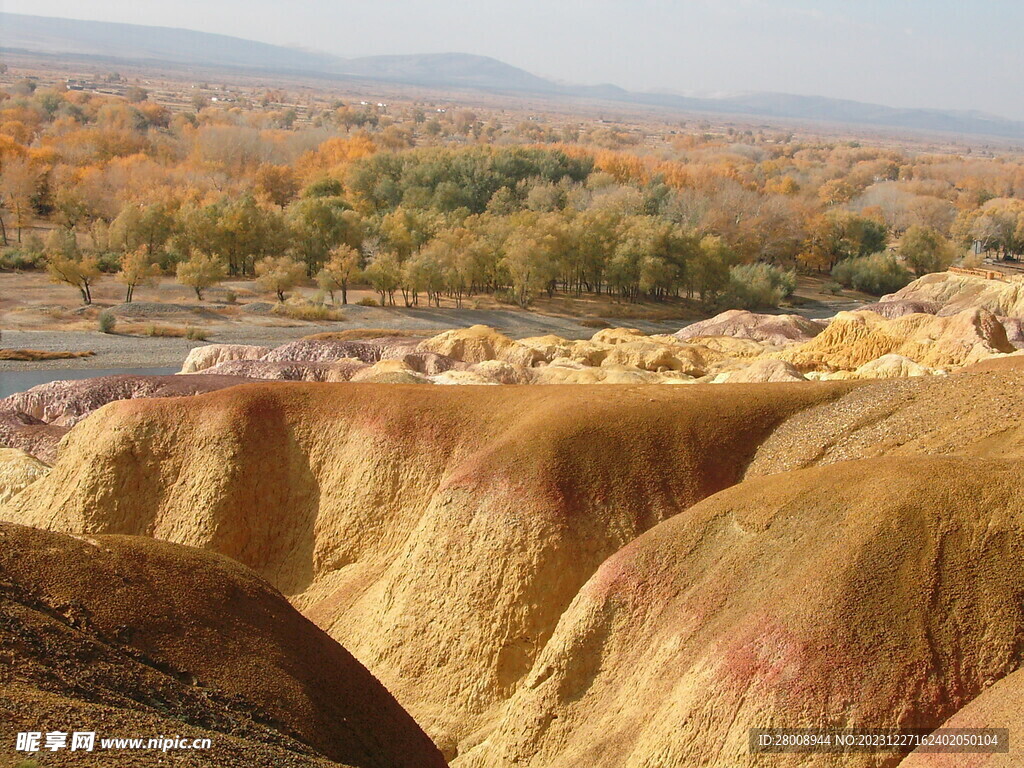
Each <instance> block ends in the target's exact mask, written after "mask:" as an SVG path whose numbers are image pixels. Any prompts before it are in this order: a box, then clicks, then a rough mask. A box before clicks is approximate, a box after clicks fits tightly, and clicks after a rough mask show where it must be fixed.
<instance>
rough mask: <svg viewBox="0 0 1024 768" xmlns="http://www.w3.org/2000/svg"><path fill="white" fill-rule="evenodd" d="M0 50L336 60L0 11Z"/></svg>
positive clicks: (286, 63)
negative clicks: (0, 48)
mask: <svg viewBox="0 0 1024 768" xmlns="http://www.w3.org/2000/svg"><path fill="white" fill-rule="evenodd" d="M0 47H3V48H4V49H8V50H26V51H31V52H34V53H53V54H77V55H84V56H103V57H107V58H114V59H126V60H132V61H157V62H168V63H174V64H192V65H207V66H227V67H244V68H247V69H266V70H306V71H322V70H325V69H327V68H330V67H332V66H335V65H336V64H337V63H338V61H339V59H337V58H335V57H332V56H328V55H326V54H315V53H309V52H306V51H301V50H295V49H291V48H285V47H282V46H279V45H270V44H268V43H257V42H254V41H252V40H243V39H241V38H238V37H229V36H228V35H212V34H209V33H207V32H194V31H192V30H189V29H172V28H170V27H146V26H141V25H138V24H111V23H108V22H103V21H78V20H75V19H56V18H49V17H45V16H23V15H21V14H15V13H0Z"/></svg>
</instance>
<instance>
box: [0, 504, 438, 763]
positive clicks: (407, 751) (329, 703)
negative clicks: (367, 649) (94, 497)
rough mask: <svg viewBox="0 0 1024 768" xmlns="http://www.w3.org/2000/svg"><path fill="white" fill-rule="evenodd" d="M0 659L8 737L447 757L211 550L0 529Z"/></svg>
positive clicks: (118, 759) (228, 752) (349, 664)
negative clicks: (35, 734) (189, 741)
mask: <svg viewBox="0 0 1024 768" xmlns="http://www.w3.org/2000/svg"><path fill="white" fill-rule="evenodd" d="M0 658H3V660H4V663H3V664H2V665H0V683H2V685H0V709H2V711H3V720H4V724H5V730H6V732H7V733H11V732H12V730H13V731H17V730H19V728H21V729H25V730H44V731H45V730H51V729H52V730H64V731H71V730H95V731H97V736H98V737H104V736H145V737H149V736H159V735H164V734H173V735H186V734H187V735H190V736H192V737H193V738H204V737H205V738H210V739H211V740H212V741H213V745H214V746H213V749H212V750H211V751H210V752H209V753H207V755H205V757H206V760H204V761H198V762H195V761H193V762H191V763H190V764H206V765H230V766H234V765H239V766H242V765H257V766H268V768H269V766H279V765H314V764H316V765H319V764H328V760H330V761H333V763H331V764H334V763H340V764H344V765H351V766H358V767H359V768H363V767H364V766H365V768H371V767H373V768H394V767H395V766H408V768H422V767H423V766H438V767H440V766H443V765H444V764H445V763H444V760H443V759H442V758H441V755H440V753H439V752H438V751H437V749H436V747H434V745H433V744H432V743H431V742H430V740H429V739H428V738H427V737H426V735H425V734H424V733H423V732H422V731H421V730H420V729H419V727H418V726H417V725H416V724H415V723H414V722H413V720H412V718H410V717H409V716H408V714H406V713H405V712H404V711H403V710H402V709H401V708H400V707H399V706H398V704H397V703H396V702H395V700H394V699H393V698H392V697H391V695H390V694H388V692H387V691H386V690H384V688H383V687H381V685H380V684H379V683H378V682H377V681H376V680H375V679H374V678H373V677H372V676H371V675H370V674H369V673H368V672H367V671H366V669H364V668H363V667H362V666H361V665H360V664H359V663H358V662H357V661H356V660H355V659H354V658H352V656H351V655H350V654H349V653H348V652H347V651H345V649H343V648H342V647H341V646H339V645H338V644H337V643H335V642H334V641H333V640H331V639H330V638H329V637H327V635H326V634H324V633H323V632H322V631H320V630H319V629H317V628H316V627H314V626H313V625H312V624H311V623H310V622H309V621H307V620H306V619H304V618H303V617H302V616H300V615H299V614H298V613H297V612H296V611H295V610H294V609H293V608H292V607H291V606H290V605H289V604H288V603H287V601H286V600H285V599H284V598H283V597H282V596H281V595H280V594H279V593H278V592H277V591H276V590H274V589H273V588H272V587H271V586H270V585H269V584H267V583H266V582H265V581H263V580H262V579H261V578H259V577H258V576H257V575H256V574H254V573H253V572H252V571H250V570H249V569H247V568H245V567H244V566H241V565H239V564H237V563H234V562H232V561H230V560H228V559H227V558H224V557H221V556H219V555H215V554H212V553H208V552H202V551H199V550H194V549H188V548H185V547H179V546H177V545H173V544H167V543H163V542H157V541H153V540H151V539H145V538H139V537H123V536H99V537H88V538H81V537H71V536H66V535H63V534H54V533H49V532H44V531H40V530H37V529H32V528H24V527H21V526H13V525H7V524H5V525H0ZM8 749H9V745H7V744H5V745H3V750H4V751H7V750H8ZM61 757H64V758H66V759H67V761H68V763H69V764H75V765H80V764H92V765H132V766H134V765H156V764H158V763H159V762H160V761H161V755H160V753H159V752H158V753H155V754H152V755H147V754H146V753H140V752H130V753H121V754H119V755H113V756H112V755H104V754H100V753H96V754H94V755H93V756H92V757H93V758H95V760H94V761H93V762H91V763H87V762H85V761H82V760H81V755H71V756H70V757H68V756H67V754H63V755H54V756H53V758H51V757H50V756H49V755H47V756H46V758H45V764H46V765H50V764H54V760H56V759H58V758H61ZM323 758H326V759H323ZM76 759H77V760H78V762H75V760H76ZM168 759H169V758H167V757H166V756H163V757H162V760H163V761H166V760H168Z"/></svg>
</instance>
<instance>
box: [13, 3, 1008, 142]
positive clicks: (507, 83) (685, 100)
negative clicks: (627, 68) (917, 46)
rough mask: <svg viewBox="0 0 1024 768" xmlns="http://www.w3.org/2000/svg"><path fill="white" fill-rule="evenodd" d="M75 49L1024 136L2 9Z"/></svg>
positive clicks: (933, 113) (785, 97) (849, 109)
mask: <svg viewBox="0 0 1024 768" xmlns="http://www.w3.org/2000/svg"><path fill="white" fill-rule="evenodd" d="M3 50H7V51H25V52H31V53H42V54H51V55H67V56H82V57H91V58H100V59H105V60H124V61H133V62H140V63H148V64H160V63H164V64H179V65H189V66H197V67H212V68H217V67H221V68H231V69H241V70H250V71H261V72H266V73H268V74H273V73H278V74H292V75H300V74H305V75H316V76H326V77H331V78H336V79H346V78H347V79H360V80H368V81H377V82H387V83H402V84H407V85H419V86H427V87H435V88H462V89H475V90H481V91H488V92H492V93H515V94H534V95H540V96H547V97H551V98H574V99H580V98H585V99H595V100H602V101H609V102H617V103H623V104H635V105H641V106H649V107H663V108H665V109H669V110H673V111H676V112H680V113H699V114H719V115H736V116H745V117H759V118H776V119H796V120H804V121H816V122H830V123H840V124H846V125H863V126H876V127H884V128H899V129H905V130H914V131H940V132H945V133H954V134H964V135H974V136H992V137H999V138H1007V139H1024V122H1020V121H1014V120H1008V119H1006V118H1002V117H996V116H993V115H986V114H983V113H979V112H963V111H955V110H941V109H900V108H894V107H885V106H881V105H878V104H865V103H862V102H857V101H848V100H842V99H830V98H825V97H822V96H795V95H792V94H784V93H751V94H744V95H739V96H729V97H720V98H707V97H703V98H702V97H691V96H683V95H678V94H672V93H649V92H633V91H627V90H624V89H622V88H619V87H618V86H614V85H597V86H569V85H562V84H559V83H555V82H553V81H551V80H547V79H545V78H542V77H538V76H536V75H533V74H531V73H529V72H527V71H525V70H522V69H519V68H518V67H514V66H511V65H509V64H506V63H504V62H501V61H498V60H497V59H492V58H490V57H487V56H473V55H469V54H464V53H441V54H420V55H408V56H401V55H396V56H368V57H363V58H353V59H346V58H342V57H339V56H332V55H330V54H325V53H317V52H313V51H307V50H303V49H300V48H290V47H286V46H279V45H270V44H268V43H259V42H255V41H252V40H243V39H241V38H237V37H229V36H227V35H214V34H209V33H206V32H195V31H192V30H187V29H172V28H169V27H148V26H140V25H135V24H115V23H109V22H99V21H79V20H74V19H61V18H51V17H44V16H25V15H21V14H13V13H0V51H3Z"/></svg>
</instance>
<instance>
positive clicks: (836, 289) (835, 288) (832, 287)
mask: <svg viewBox="0 0 1024 768" xmlns="http://www.w3.org/2000/svg"><path fill="white" fill-rule="evenodd" d="M821 290H822V291H824V292H825V293H830V294H832V295H833V296H835V295H837V294H839V293H841V292H842V290H843V286H841V285H840V284H839V283H837V282H836V281H835V280H829V281H828V282H827V283H825V284H824V285H823V286H821Z"/></svg>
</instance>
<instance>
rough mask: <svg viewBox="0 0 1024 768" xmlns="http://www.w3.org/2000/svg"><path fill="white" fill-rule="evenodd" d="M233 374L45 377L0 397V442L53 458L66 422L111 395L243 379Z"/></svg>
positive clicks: (191, 391) (174, 392)
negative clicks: (48, 378) (64, 378)
mask: <svg viewBox="0 0 1024 768" xmlns="http://www.w3.org/2000/svg"><path fill="white" fill-rule="evenodd" d="M244 381H245V379H244V378H239V377H238V376H216V375H206V374H202V375H197V376H137V375H134V374H121V375H117V376H100V377H97V378H93V379H73V380H71V381H51V382H49V383H47V384H40V385H39V386H37V387H32V389H30V390H28V391H26V392H19V393H18V394H15V395H11V396H10V397H7V398H4V399H3V400H0V447H6V448H17V449H20V450H22V451H25V452H26V453H28V454H30V455H32V456H35V457H36V458H38V459H40V460H42V461H45V462H53V461H54V460H55V459H56V457H57V447H58V444H59V443H60V440H61V438H63V437H64V435H65V434H67V431H68V427H70V426H71V425H73V424H76V423H78V422H79V421H81V420H82V419H83V418H85V417H86V416H88V415H89V414H90V413H92V412H93V411H95V410H96V409H97V408H100V407H102V406H104V405H106V404H107V403H111V402H114V401H115V400H125V399H132V398H136V397H188V396H189V395H195V394H198V393H201V392H212V391H214V390H218V389H224V388H225V387H232V386H235V385H236V384H240V383H243V382H244Z"/></svg>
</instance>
